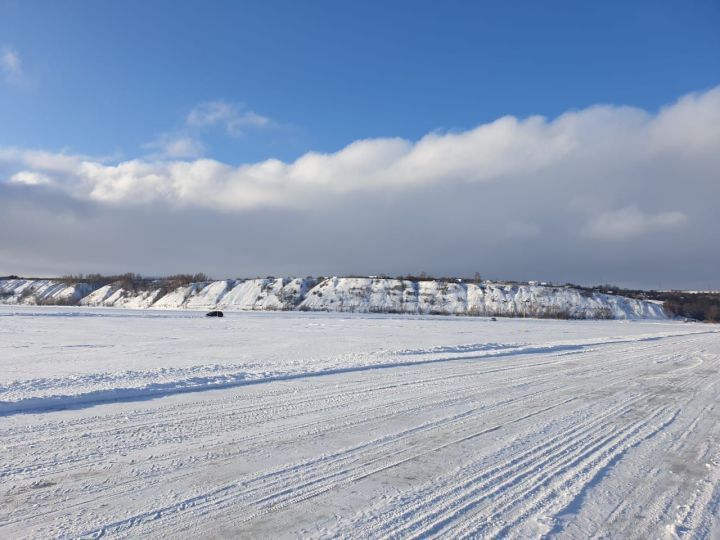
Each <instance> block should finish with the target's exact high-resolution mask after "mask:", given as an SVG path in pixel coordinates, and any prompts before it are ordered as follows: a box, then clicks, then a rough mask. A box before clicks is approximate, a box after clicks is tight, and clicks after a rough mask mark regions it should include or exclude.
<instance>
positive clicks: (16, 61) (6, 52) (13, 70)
mask: <svg viewBox="0 0 720 540" xmlns="http://www.w3.org/2000/svg"><path fill="white" fill-rule="evenodd" d="M0 72H1V73H2V75H3V78H4V79H5V80H6V81H7V82H9V83H12V84H20V83H22V82H23V80H24V73H23V66H22V60H21V59H20V55H19V54H18V52H17V51H16V50H15V49H12V48H11V47H3V49H2V50H0Z"/></svg>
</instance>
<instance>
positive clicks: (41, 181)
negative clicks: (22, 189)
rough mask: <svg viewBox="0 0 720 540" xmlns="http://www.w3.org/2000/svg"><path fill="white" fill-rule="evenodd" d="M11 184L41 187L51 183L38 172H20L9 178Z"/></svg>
mask: <svg viewBox="0 0 720 540" xmlns="http://www.w3.org/2000/svg"><path fill="white" fill-rule="evenodd" d="M10 183H12V184H24V185H26V186H42V185H47V184H50V183H52V181H51V180H50V177H48V176H47V175H45V174H42V173H39V172H32V171H20V172H17V173H15V174H13V175H12V176H11V177H10Z"/></svg>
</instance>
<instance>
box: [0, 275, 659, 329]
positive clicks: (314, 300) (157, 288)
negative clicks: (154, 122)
mask: <svg viewBox="0 0 720 540" xmlns="http://www.w3.org/2000/svg"><path fill="white" fill-rule="evenodd" d="M0 303H4V304H24V305H81V306H92V307H115V308H133V309H147V308H151V309H198V310H204V309H211V308H218V309H223V310H238V311H240V310H260V311H263V310H268V311H281V310H282V311H285V310H300V311H338V312H357V313H407V314H433V315H476V316H493V315H495V316H501V317H544V318H572V319H667V318H668V316H667V314H666V313H665V311H664V310H663V308H662V305H660V304H659V303H655V302H650V301H644V300H637V299H632V298H626V297H623V296H616V295H611V294H602V293H598V292H590V291H587V290H583V289H578V288H574V287H569V286H563V287H555V286H549V285H529V284H528V285H525V284H514V283H513V284H509V283H498V282H487V281H486V282H481V283H477V284H476V283H463V282H461V281H438V280H427V281H415V280H401V279H389V278H343V277H333V278H328V279H323V280H320V281H319V282H318V280H316V279H313V278H265V279H247V280H223V281H207V282H198V283H190V284H187V285H184V286H181V287H177V288H174V289H173V290H167V288H166V286H164V285H163V282H162V280H158V281H157V282H153V284H152V285H151V286H149V287H146V288H144V289H142V290H137V289H136V290H128V289H123V288H122V287H121V286H119V285H105V286H103V287H99V288H97V289H95V290H93V287H92V286H90V285H88V284H86V283H74V284H68V283H65V282H60V281H52V280H25V279H8V280H0Z"/></svg>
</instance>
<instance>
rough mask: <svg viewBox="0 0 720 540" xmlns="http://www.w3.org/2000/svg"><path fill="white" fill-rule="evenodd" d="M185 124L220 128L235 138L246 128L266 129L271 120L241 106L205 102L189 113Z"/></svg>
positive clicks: (220, 102) (223, 102)
mask: <svg viewBox="0 0 720 540" xmlns="http://www.w3.org/2000/svg"><path fill="white" fill-rule="evenodd" d="M186 123H187V125H188V126H191V127H209V126H222V127H224V128H225V130H226V131H227V133H228V134H229V135H231V136H233V137H237V136H239V135H241V134H242V133H243V131H245V130H246V129H248V128H262V127H268V126H270V125H271V120H270V119H269V118H268V117H266V116H262V115H259V114H257V113H256V112H254V111H252V110H250V109H248V108H247V107H246V106H245V105H243V104H238V103H229V102H226V101H207V102H205V103H201V104H199V105H198V106H196V107H195V108H194V109H193V110H192V111H190V113H189V114H188V116H187V119H186Z"/></svg>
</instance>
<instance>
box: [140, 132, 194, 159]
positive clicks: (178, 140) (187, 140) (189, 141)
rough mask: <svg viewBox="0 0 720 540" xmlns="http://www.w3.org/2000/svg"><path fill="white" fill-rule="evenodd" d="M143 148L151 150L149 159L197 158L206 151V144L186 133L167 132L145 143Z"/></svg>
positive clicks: (147, 157)
mask: <svg viewBox="0 0 720 540" xmlns="http://www.w3.org/2000/svg"><path fill="white" fill-rule="evenodd" d="M143 148H146V149H148V150H150V151H151V154H149V155H148V156H146V159H148V160H156V159H160V160H163V159H195V158H198V157H200V156H202V155H203V154H204V152H205V145H204V144H203V142H202V141H200V140H199V139H197V138H195V137H191V136H189V135H185V134H176V135H172V134H167V133H166V134H163V135H160V136H159V137H158V138H157V139H155V140H154V141H151V142H149V143H147V144H145V145H143Z"/></svg>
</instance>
